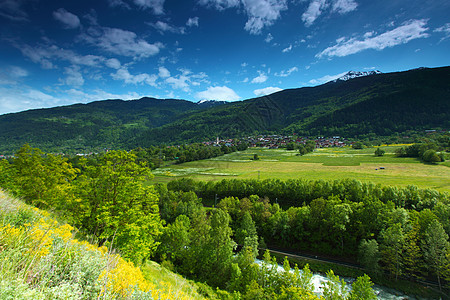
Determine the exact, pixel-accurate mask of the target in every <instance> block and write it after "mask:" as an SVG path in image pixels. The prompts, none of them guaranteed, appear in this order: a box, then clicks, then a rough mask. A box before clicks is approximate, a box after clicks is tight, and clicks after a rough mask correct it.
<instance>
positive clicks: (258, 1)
mask: <svg viewBox="0 0 450 300" xmlns="http://www.w3.org/2000/svg"><path fill="white" fill-rule="evenodd" d="M242 3H243V5H244V7H245V10H246V12H247V15H248V16H249V19H248V21H247V23H246V24H245V27H244V28H245V30H247V31H249V32H250V33H251V34H260V33H261V30H262V29H263V28H264V27H265V26H271V25H272V24H273V23H274V22H275V21H276V20H277V19H279V18H280V13H281V11H283V10H286V9H287V1H286V0H242Z"/></svg>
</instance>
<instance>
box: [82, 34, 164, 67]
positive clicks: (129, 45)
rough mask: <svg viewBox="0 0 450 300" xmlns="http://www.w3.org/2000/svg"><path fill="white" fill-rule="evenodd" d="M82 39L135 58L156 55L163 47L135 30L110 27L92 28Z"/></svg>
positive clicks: (115, 52)
mask: <svg viewBox="0 0 450 300" xmlns="http://www.w3.org/2000/svg"><path fill="white" fill-rule="evenodd" d="M82 39H84V40H85V41H87V42H88V43H91V44H93V45H95V46H98V47H100V48H102V49H103V50H105V51H107V52H110V53H114V54H117V55H122V56H128V57H133V58H135V59H139V58H146V57H150V56H153V55H156V54H158V53H159V51H160V49H161V48H162V47H163V45H162V44H161V43H154V44H149V43H148V42H147V41H145V40H143V39H140V38H138V37H137V35H136V33H134V32H131V31H127V30H123V29H119V28H109V27H103V28H95V29H91V30H90V35H83V36H82Z"/></svg>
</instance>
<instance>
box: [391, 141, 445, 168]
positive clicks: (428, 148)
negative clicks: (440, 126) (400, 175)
mask: <svg viewBox="0 0 450 300" xmlns="http://www.w3.org/2000/svg"><path fill="white" fill-rule="evenodd" d="M447 143H448V142H447ZM444 146H445V145H444ZM447 147H448V145H447ZM443 148H444V147H443V145H438V144H435V143H418V144H413V145H411V146H408V147H402V148H399V149H397V150H396V151H395V155H396V156H398V157H417V158H419V159H421V160H423V161H424V162H429V163H437V162H442V161H445V154H444V153H443V152H437V151H439V150H443Z"/></svg>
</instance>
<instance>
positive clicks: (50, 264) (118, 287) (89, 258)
mask: <svg viewBox="0 0 450 300" xmlns="http://www.w3.org/2000/svg"><path fill="white" fill-rule="evenodd" d="M73 231H74V228H73V227H72V226H70V225H68V224H60V223H58V222H57V221H55V220H54V219H53V218H52V217H51V216H50V214H49V213H47V212H45V211H41V210H38V209H36V208H33V207H30V206H27V205H25V204H24V203H22V202H21V201H18V200H16V199H13V198H11V197H9V196H7V195H6V194H5V193H3V192H2V191H0V299H193V298H195V299H200V297H199V296H196V295H195V294H194V293H191V294H189V295H188V294H186V293H185V292H184V291H182V289H181V288H180V287H174V286H172V284H171V283H163V282H159V284H158V286H157V285H155V283H154V282H158V278H157V275H155V277H156V278H152V280H148V279H146V278H145V277H144V275H143V273H142V272H141V270H140V268H139V267H137V266H134V265H133V263H131V262H128V261H126V260H124V259H123V258H122V257H120V255H118V254H114V253H112V251H108V249H107V248H105V247H97V246H95V245H92V244H90V243H88V242H85V241H79V240H77V239H75V238H74V237H73ZM193 295H194V296H193Z"/></svg>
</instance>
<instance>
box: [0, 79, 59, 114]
mask: <svg viewBox="0 0 450 300" xmlns="http://www.w3.org/2000/svg"><path fill="white" fill-rule="evenodd" d="M58 101H59V99H57V98H55V97H53V96H51V95H48V94H46V93H43V92H41V91H39V90H35V89H31V88H29V87H24V86H20V87H14V88H2V87H0V114H6V113H12V112H19V111H24V110H27V109H32V108H42V107H52V106H55V105H57V103H58Z"/></svg>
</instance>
